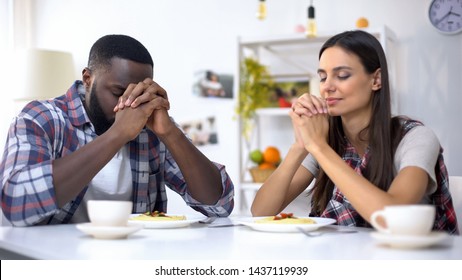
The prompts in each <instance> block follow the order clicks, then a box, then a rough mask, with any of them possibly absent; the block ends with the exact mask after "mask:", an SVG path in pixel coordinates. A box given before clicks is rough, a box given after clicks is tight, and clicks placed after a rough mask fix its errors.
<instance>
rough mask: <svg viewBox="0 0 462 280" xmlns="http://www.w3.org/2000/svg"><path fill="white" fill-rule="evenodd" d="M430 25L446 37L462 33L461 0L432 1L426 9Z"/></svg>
mask: <svg viewBox="0 0 462 280" xmlns="http://www.w3.org/2000/svg"><path fill="white" fill-rule="evenodd" d="M428 18H429V19H430V23H431V24H432V25H433V26H434V27H435V28H436V30H438V31H439V32H441V33H443V34H447V35H452V34H456V33H459V32H461V31H462V0H433V2H432V3H431V4H430V7H429V9H428Z"/></svg>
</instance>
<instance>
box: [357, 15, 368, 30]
mask: <svg viewBox="0 0 462 280" xmlns="http://www.w3.org/2000/svg"><path fill="white" fill-rule="evenodd" d="M368 26H369V21H368V20H367V18H364V17H360V18H358V20H357V21H356V27H357V28H366V27H368Z"/></svg>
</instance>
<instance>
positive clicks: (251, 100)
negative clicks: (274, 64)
mask: <svg viewBox="0 0 462 280" xmlns="http://www.w3.org/2000/svg"><path fill="white" fill-rule="evenodd" d="M240 68H241V69H240V73H241V75H240V81H239V98H238V105H237V108H236V112H237V114H238V115H239V116H240V117H241V121H242V134H243V136H244V138H245V139H246V140H247V142H249V141H250V136H251V132H252V130H253V126H254V117H255V111H256V110H257V109H258V108H265V107H269V106H270V105H271V103H270V100H269V92H270V91H271V88H272V86H273V80H272V79H271V75H270V73H269V71H268V68H267V66H265V65H262V64H261V63H260V62H259V61H258V60H256V59H253V58H250V57H248V58H245V59H244V60H243V61H242V62H241V65H240Z"/></svg>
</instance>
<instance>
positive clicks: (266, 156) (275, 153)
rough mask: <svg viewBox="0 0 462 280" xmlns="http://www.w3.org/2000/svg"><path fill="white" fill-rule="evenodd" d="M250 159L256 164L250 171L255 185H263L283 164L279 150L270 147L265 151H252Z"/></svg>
mask: <svg viewBox="0 0 462 280" xmlns="http://www.w3.org/2000/svg"><path fill="white" fill-rule="evenodd" d="M249 158H250V160H251V161H252V162H253V163H255V164H256V166H254V167H252V168H250V169H249V171H250V175H251V176H252V180H253V181H254V182H255V183H263V182H265V181H266V179H268V177H269V176H270V175H271V174H272V173H273V171H274V170H275V169H276V167H277V166H278V164H279V163H280V162H281V153H280V152H279V149H278V148H276V147H274V146H269V147H267V148H266V149H264V150H263V151H262V150H260V149H255V150H253V151H251V152H250V154H249Z"/></svg>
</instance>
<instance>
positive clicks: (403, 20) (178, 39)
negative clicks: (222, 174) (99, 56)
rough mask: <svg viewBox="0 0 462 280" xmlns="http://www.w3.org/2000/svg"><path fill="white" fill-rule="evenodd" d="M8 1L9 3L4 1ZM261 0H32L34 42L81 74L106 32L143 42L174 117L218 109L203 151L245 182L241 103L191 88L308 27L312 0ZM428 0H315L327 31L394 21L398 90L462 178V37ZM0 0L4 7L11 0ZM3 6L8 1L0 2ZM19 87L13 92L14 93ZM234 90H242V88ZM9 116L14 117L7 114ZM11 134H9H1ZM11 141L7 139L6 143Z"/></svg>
mask: <svg viewBox="0 0 462 280" xmlns="http://www.w3.org/2000/svg"><path fill="white" fill-rule="evenodd" d="M2 1H4V2H5V1H6V0H2ZM257 2H258V1H257V0H233V1H219V0H195V1H192V0H131V1H122V0H117V1H114V0H111V1H109V0H99V1H94V0H68V1H59V0H40V1H32V15H31V19H32V23H31V26H32V27H33V30H32V32H31V34H32V35H31V36H32V38H30V42H31V45H32V46H36V47H41V48H50V49H57V50H65V51H71V52H72V53H73V54H74V59H75V61H76V70H77V73H80V72H81V69H82V68H83V67H84V66H86V60H87V55H88V51H89V49H90V47H91V45H92V43H93V42H94V41H95V40H96V39H98V38H99V37H101V36H102V35H105V34H108V33H125V34H129V35H132V36H134V37H136V38H137V39H139V40H140V41H141V42H143V43H144V44H145V45H146V47H147V48H148V49H149V50H150V51H151V54H152V56H153V59H154V62H155V74H154V75H155V80H156V81H157V82H159V83H160V84H161V85H163V86H164V87H165V88H166V90H167V91H168V93H169V96H170V99H171V103H172V109H171V114H172V115H173V116H174V117H175V118H176V120H179V121H181V120H189V119H195V118H197V117H203V116H209V115H215V116H217V124H218V127H219V131H218V133H219V141H220V144H219V145H218V146H214V147H208V148H207V149H203V151H204V153H205V154H206V155H207V156H209V157H210V158H211V159H212V160H215V161H218V162H221V163H224V164H225V165H226V166H227V169H228V172H229V173H230V175H231V176H232V178H235V181H236V182H237V178H238V166H237V165H238V146H237V137H238V136H237V125H236V122H235V120H234V119H233V116H234V106H235V103H234V101H230V100H221V101H217V100H209V99H201V98H197V97H194V96H193V95H192V93H191V84H192V83H193V73H194V71H196V70H200V69H206V68H207V69H208V68H211V69H214V70H216V71H218V72H222V73H231V74H236V72H237V69H238V65H237V38H238V36H248V37H256V36H267V35H283V34H290V33H293V32H294V28H295V26H296V25H297V24H304V23H305V18H306V8H307V5H308V3H309V1H307V0H267V6H268V17H267V19H266V20H265V21H263V22H261V21H258V20H257V19H256V18H255V11H256V7H257ZM430 2H431V1H430V0H408V1H402V0H377V1H368V0H350V1H342V0H323V1H320V0H314V5H315V7H316V16H317V24H318V32H319V33H332V32H334V33H336V32H340V31H343V30H346V29H352V28H354V24H355V21H356V19H357V18H359V17H361V16H364V17H367V18H368V19H369V22H370V26H371V27H372V28H373V27H379V26H381V25H387V26H389V27H390V28H391V29H392V30H394V32H395V33H396V35H397V37H398V44H397V57H396V60H397V62H398V65H397V88H398V95H399V104H400V105H399V106H400V107H399V108H400V112H401V113H402V114H406V115H409V116H411V117H415V118H418V119H420V120H422V121H423V122H424V123H426V124H427V125H428V126H430V127H431V128H433V129H434V130H435V132H436V134H437V135H438V137H439V138H440V140H441V143H442V145H443V147H444V148H445V158H446V163H447V165H448V168H449V172H450V173H451V174H452V175H462V165H461V164H460V163H459V162H460V161H459V158H460V157H461V156H462V146H461V144H460V143H462V129H461V124H460V117H459V116H460V112H459V113H458V111H459V110H460V109H459V108H460V107H461V105H462V94H461V89H462V34H458V35H453V36H444V35H441V34H439V33H438V32H437V31H435V30H434V29H433V28H432V27H431V26H430V24H429V22H428V19H427V10H428V6H429V4H430ZM1 5H4V4H3V2H2V4H1ZM2 8H3V7H2ZM11 92H14V88H12V91H11ZM235 92H236V91H235ZM1 121H2V126H0V127H3V126H4V124H3V122H5V121H9V119H5V118H3V117H2V120H1ZM0 140H3V135H0ZM2 142H3V141H2Z"/></svg>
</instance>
